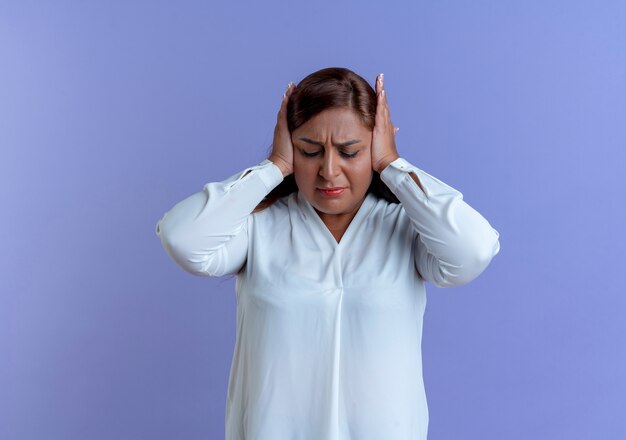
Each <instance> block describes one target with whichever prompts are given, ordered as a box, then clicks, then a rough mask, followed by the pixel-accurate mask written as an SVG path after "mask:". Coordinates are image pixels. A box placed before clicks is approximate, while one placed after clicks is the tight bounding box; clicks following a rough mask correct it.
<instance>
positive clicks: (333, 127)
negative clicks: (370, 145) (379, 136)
mask: <svg viewBox="0 0 626 440" xmlns="http://www.w3.org/2000/svg"><path fill="white" fill-rule="evenodd" d="M294 132H299V133H303V134H304V133H307V134H309V135H311V136H318V137H320V136H329V135H333V136H337V137H342V136H351V135H357V134H362V135H363V134H367V133H371V130H370V129H369V128H367V127H366V126H365V125H364V124H363V123H362V122H361V119H360V118H359V116H358V115H357V114H356V113H355V112H354V111H353V110H351V109H349V108H331V109H326V110H324V111H322V112H320V113H318V114H317V115H315V116H313V117H312V118H311V119H309V120H308V121H307V122H305V123H304V124H302V125H301V126H300V127H298V128H297V129H296V130H294Z"/></svg>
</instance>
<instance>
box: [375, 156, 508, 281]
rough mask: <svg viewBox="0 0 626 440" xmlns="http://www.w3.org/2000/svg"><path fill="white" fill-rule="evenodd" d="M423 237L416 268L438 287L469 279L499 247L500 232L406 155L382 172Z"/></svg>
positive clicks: (489, 260)
mask: <svg viewBox="0 0 626 440" xmlns="http://www.w3.org/2000/svg"><path fill="white" fill-rule="evenodd" d="M380 177H381V180H382V181H383V182H385V184H387V186H388V187H389V189H390V190H391V191H392V192H393V193H394V194H395V195H396V197H397V198H398V199H399V200H400V202H401V203H402V206H403V208H404V210H405V211H406V213H407V215H408V217H409V218H410V220H411V223H412V224H413V226H414V227H415V229H416V231H417V232H418V235H417V237H416V242H415V243H414V245H415V247H416V250H415V267H416V269H417V271H418V273H419V274H420V276H421V277H422V278H423V279H425V280H426V281H430V282H432V283H434V284H435V285H436V286H438V287H454V286H461V285H463V284H466V283H469V282H470V281H472V280H473V279H474V278H476V277H477V276H478V275H480V274H481V272H482V271H483V270H485V268H486V267H487V266H488V265H489V263H490V262H491V259H492V258H493V257H494V256H495V255H496V254H497V253H498V252H499V251H500V241H499V233H498V231H496V230H495V229H494V228H492V227H491V225H490V224H489V222H488V221H487V220H486V219H485V218H484V217H483V216H482V215H481V214H480V213H478V212H477V211H476V210H475V209H474V208H472V207H471V206H469V205H468V204H467V203H466V202H465V201H464V200H463V194H462V193H460V192H459V191H457V190H456V189H454V188H452V187H450V186H449V185H447V184H445V183H444V182H442V181H440V180H439V179H437V178H436V177H433V176H431V175H430V174H428V173H426V172H425V171H423V170H421V169H419V168H417V167H416V166H414V165H412V164H410V163H409V162H408V161H406V160H405V159H403V158H398V159H396V160H394V161H393V162H391V163H390V164H389V165H388V166H387V167H385V168H384V169H383V171H382V172H381V173H380Z"/></svg>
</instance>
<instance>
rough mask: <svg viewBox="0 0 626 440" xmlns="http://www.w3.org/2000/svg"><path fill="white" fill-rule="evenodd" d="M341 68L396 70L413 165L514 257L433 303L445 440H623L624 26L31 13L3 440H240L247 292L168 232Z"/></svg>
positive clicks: (376, 5) (15, 48)
mask: <svg viewBox="0 0 626 440" xmlns="http://www.w3.org/2000/svg"><path fill="white" fill-rule="evenodd" d="M329 66H343V67H348V68H350V69H352V70H354V71H356V72H357V73H359V74H361V75H362V76H363V77H365V78H366V79H367V80H368V81H370V83H371V84H373V83H374V79H375V76H376V74H378V73H379V72H384V73H385V85H386V89H387V93H388V100H389V103H390V108H391V117H392V120H393V122H394V124H395V125H397V126H399V127H400V128H401V130H400V132H399V133H398V135H397V138H396V142H397V144H398V150H399V152H400V154H401V155H402V156H404V157H406V158H407V159H409V160H410V161H411V162H413V163H414V164H416V165H417V166H419V167H421V168H422V169H424V170H425V171H427V172H429V173H430V174H432V175H434V176H436V177H438V178H439V179H441V180H443V181H444V182H446V183H448V184H450V185H452V186H454V187H455V188H457V189H459V190H460V191H461V192H462V193H463V195H464V198H465V200H466V201H467V202H468V203H469V204H470V205H472V206H473V207H474V208H476V209H477V210H478V211H479V212H481V213H482V214H483V215H484V216H485V217H486V218H487V219H488V220H489V222H490V223H491V224H492V225H493V226H494V227H495V228H496V229H497V230H498V231H499V233H500V243H501V251H500V253H499V254H498V255H497V256H496V257H495V258H494V260H493V261H492V263H491V265H490V266H489V267H488V268H487V270H486V271H485V272H483V274H482V275H481V276H480V277H478V278H477V279H476V280H474V281H473V282H472V283H470V284H469V285H466V286H463V287H459V288H455V289H438V288H436V287H435V286H433V285H431V284H429V285H428V286H427V291H428V306H427V311H426V317H425V324H424V341H423V353H424V379H425V383H426V390H427V395H428V401H429V409H430V436H429V440H431V439H432V440H448V439H463V440H492V439H493V440H502V439H506V440H528V439H533V440H555V439H568V440H578V439H581V440H582V439H593V440H596V439H623V438H626V426H625V425H624V424H623V415H624V411H625V408H626V376H625V372H626V343H625V342H624V341H625V335H626V320H625V319H624V315H625V312H624V311H625V309H626V281H625V278H626V268H624V266H625V258H624V254H625V253H624V249H625V247H626V238H625V235H626V234H624V232H623V228H624V225H626V218H625V217H626V216H625V209H624V203H625V201H626V195H625V194H626V184H625V183H624V182H625V181H626V173H625V171H624V170H625V169H626V167H625V162H626V161H625V159H626V155H625V153H624V150H625V149H626V2H623V1H621V0H614V1H591V0H589V1H566V0H560V1H546V0H531V1H502V0H491V1H472V2H469V1H439V2H434V1H419V2H408V1H407V2H399V1H395V2H394V1H391V2H388V1H386V2H366V3H363V2H348V1H339V2H334V1H321V2H318V1H314V2H306V3H299V2H276V1H273V2H248V4H247V5H244V4H241V3H237V2H228V3H227V2H213V1H205V2H200V1H187V2H173V1H172V2H163V1H142V2H139V1H102V2H95V1H90V2H86V1H58V2H52V1H50V2H46V1H39V2H32V1H17V0H15V1H12V0H10V1H3V2H1V3H0V150H1V152H2V154H1V155H0V188H1V189H0V207H1V208H0V212H1V213H0V240H1V251H0V273H1V276H0V439H2V440H4V439H6V440H40V439H45V440H85V439H88V440H110V439H115V440H123V439H129V440H130V439H132V440H136V439H151V440H152V439H163V440H171V439H185V440H194V439H197V440H206V439H220V438H223V430H224V410H225V399H226V391H227V388H226V387H227V381H228V373H229V369H230V362H231V356H232V350H233V343H234V338H235V305H236V303H235V295H234V279H210V278H201V277H194V276H192V275H190V274H188V273H186V272H184V271H183V270H182V269H180V268H179V267H178V266H176V265H175V264H174V263H173V261H172V260H170V259H169V257H168V256H167V255H166V253H165V251H164V249H163V248H162V247H161V243H160V241H159V239H158V237H157V236H156V234H155V225H156V222H157V221H158V220H159V219H160V218H161V217H162V215H163V214H164V213H165V212H166V211H167V210H169V209H170V208H171V207H172V206H173V205H174V204H175V203H176V202H178V201H180V200H182V199H183V198H185V197H187V196H189V195H191V194H192V193H194V192H197V191H200V190H201V189H202V186H203V185H204V184H205V183H207V182H210V181H216V180H223V179H225V178H227V177H229V176H230V175H232V174H234V173H236V172H238V171H240V170H242V169H243V168H245V167H247V166H250V165H254V164H257V163H258V162H260V161H261V160H263V159H264V158H265V157H267V148H268V146H269V145H270V143H271V141H272V135H273V130H274V123H275V120H276V112H277V111H278V107H279V105H280V98H281V95H282V93H283V91H284V90H285V87H286V85H287V83H288V82H289V81H294V82H298V81H300V80H301V79H302V78H303V77H304V76H305V75H307V74H308V73H310V72H313V71H315V70H318V69H320V68H323V67H329ZM277 440H280V439H277Z"/></svg>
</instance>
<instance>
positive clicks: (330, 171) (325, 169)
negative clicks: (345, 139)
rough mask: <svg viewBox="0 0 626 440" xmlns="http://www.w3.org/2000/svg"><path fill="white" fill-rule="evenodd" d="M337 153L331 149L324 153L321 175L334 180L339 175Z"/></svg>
mask: <svg viewBox="0 0 626 440" xmlns="http://www.w3.org/2000/svg"><path fill="white" fill-rule="evenodd" d="M336 155H337V153H336V152H335V151H333V150H332V149H330V152H327V153H325V154H324V159H323V162H322V166H321V167H320V176H322V177H323V178H324V179H326V180H333V178H335V177H336V176H338V175H339V172H340V171H339V163H338V162H339V161H338V157H337V156H336Z"/></svg>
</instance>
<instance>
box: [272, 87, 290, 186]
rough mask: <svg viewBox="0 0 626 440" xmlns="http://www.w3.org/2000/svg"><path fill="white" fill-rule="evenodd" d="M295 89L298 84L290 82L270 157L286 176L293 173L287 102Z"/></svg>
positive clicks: (281, 106) (277, 123) (278, 117)
mask: <svg viewBox="0 0 626 440" xmlns="http://www.w3.org/2000/svg"><path fill="white" fill-rule="evenodd" d="M295 89H296V85H295V84H294V83H292V82H290V83H289V85H288V86H287V91H285V93H284V94H283V100H282V102H281V104H280V110H279V111H278V116H277V118H276V127H275V128H274V141H273V142H272V153H271V154H270V157H269V158H268V159H269V160H271V161H272V162H274V163H275V164H276V166H278V168H280V170H281V171H282V172H283V176H284V177H287V176H288V175H290V174H293V143H292V142H291V133H290V132H289V127H288V125H287V103H288V102H289V97H290V96H291V94H292V93H293V91H294V90H295Z"/></svg>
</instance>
